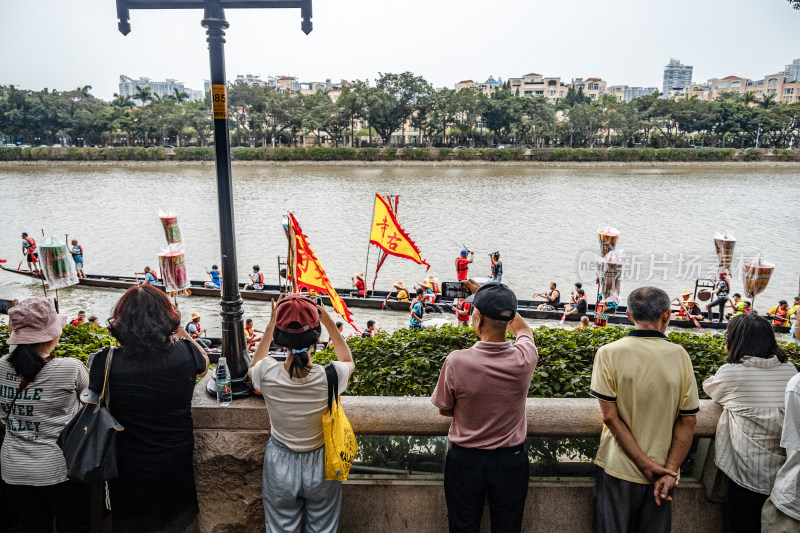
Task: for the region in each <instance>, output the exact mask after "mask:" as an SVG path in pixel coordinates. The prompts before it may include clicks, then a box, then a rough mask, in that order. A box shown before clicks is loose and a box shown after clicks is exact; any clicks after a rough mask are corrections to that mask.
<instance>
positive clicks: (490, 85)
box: [454, 75, 504, 96]
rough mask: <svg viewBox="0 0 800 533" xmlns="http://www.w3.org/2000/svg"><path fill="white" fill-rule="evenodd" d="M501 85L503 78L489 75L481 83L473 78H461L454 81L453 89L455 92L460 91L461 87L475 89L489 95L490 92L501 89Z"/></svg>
mask: <svg viewBox="0 0 800 533" xmlns="http://www.w3.org/2000/svg"><path fill="white" fill-rule="evenodd" d="M503 85H504V82H503V78H497V79H495V78H494V76H492V75H489V78H488V79H487V80H486V81H485V82H483V83H478V82H475V81H474V80H463V81H460V82H458V83H456V84H455V87H454V89H455V90H456V92H458V91H460V90H461V89H468V88H469V89H477V90H479V91H481V92H482V93H483V94H485V95H486V96H491V95H492V93H494V92H495V91H497V90H499V89H501V88H502V87H503Z"/></svg>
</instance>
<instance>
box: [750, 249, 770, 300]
mask: <svg viewBox="0 0 800 533" xmlns="http://www.w3.org/2000/svg"><path fill="white" fill-rule="evenodd" d="M773 270H775V265H774V264H772V263H770V262H768V261H765V260H764V259H762V258H761V255H757V256H756V257H754V258H753V259H751V260H750V261H745V263H744V275H743V278H744V280H743V281H744V293H745V294H746V295H747V297H748V298H755V297H756V295H757V294H760V293H761V292H763V291H764V289H766V288H767V284H769V278H771V277H772V271H773Z"/></svg>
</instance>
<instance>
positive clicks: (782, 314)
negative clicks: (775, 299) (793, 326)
mask: <svg viewBox="0 0 800 533" xmlns="http://www.w3.org/2000/svg"><path fill="white" fill-rule="evenodd" d="M772 314H773V316H774V317H775V318H773V319H772V323H773V324H775V325H776V326H783V325H784V324H785V323H786V315H787V314H789V309H785V310H784V311H781V310H780V309H778V308H777V307H776V308H775V312H774V313H772ZM779 317H783V318H779Z"/></svg>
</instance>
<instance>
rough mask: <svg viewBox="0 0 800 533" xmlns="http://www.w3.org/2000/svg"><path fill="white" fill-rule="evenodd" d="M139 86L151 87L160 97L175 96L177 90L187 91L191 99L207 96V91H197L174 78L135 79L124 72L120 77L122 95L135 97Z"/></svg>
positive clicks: (120, 92) (153, 92)
mask: <svg viewBox="0 0 800 533" xmlns="http://www.w3.org/2000/svg"><path fill="white" fill-rule="evenodd" d="M137 87H141V88H145V87H149V88H150V92H151V93H152V94H154V95H157V96H158V97H159V98H167V97H171V96H173V97H174V96H175V91H176V90H177V91H178V92H179V93H186V94H187V95H188V96H189V99H190V100H199V99H201V98H203V97H205V93H201V92H200V91H195V90H192V89H189V88H187V87H186V86H185V85H184V84H183V82H182V81H175V80H173V79H166V80H164V81H153V80H151V79H150V78H139V79H138V80H135V79H133V78H131V77H129V76H125V75H124V74H122V75H120V77H119V94H120V96H127V97H128V98H131V99H133V97H134V95H135V94H136V90H137Z"/></svg>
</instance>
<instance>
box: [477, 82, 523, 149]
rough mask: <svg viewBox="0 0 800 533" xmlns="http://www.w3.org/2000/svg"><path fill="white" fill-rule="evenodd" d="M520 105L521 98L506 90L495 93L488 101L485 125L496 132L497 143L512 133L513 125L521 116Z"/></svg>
mask: <svg viewBox="0 0 800 533" xmlns="http://www.w3.org/2000/svg"><path fill="white" fill-rule="evenodd" d="M518 103H519V97H518V96H514V95H513V94H511V91H507V90H505V89H500V90H498V91H495V92H494V93H493V94H492V97H491V98H489V99H488V100H487V101H486V108H485V109H484V112H483V123H484V124H486V127H487V128H489V129H490V130H492V131H493V132H494V137H495V142H499V141H500V139H501V138H503V137H506V136H508V134H509V133H510V132H511V125H512V123H513V122H514V121H515V120H517V117H518V116H519V115H520V109H519V105H518Z"/></svg>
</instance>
